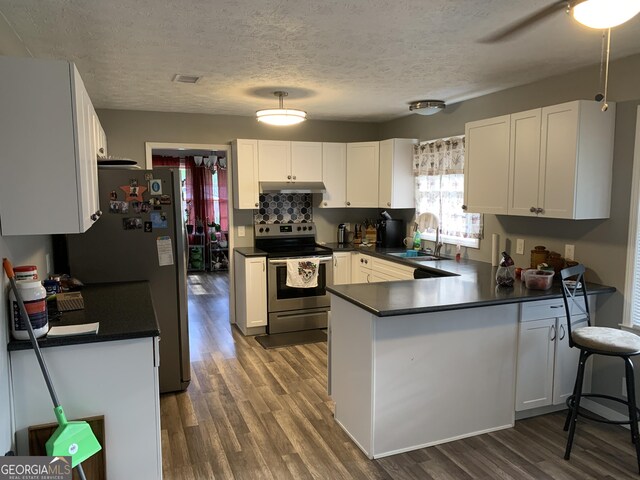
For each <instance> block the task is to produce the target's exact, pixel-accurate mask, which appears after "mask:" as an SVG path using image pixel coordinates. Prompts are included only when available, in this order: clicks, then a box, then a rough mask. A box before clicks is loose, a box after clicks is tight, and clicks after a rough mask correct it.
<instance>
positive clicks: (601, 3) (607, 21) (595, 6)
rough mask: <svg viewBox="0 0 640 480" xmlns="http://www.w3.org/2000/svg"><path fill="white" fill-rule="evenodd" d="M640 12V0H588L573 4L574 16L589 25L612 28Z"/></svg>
mask: <svg viewBox="0 0 640 480" xmlns="http://www.w3.org/2000/svg"><path fill="white" fill-rule="evenodd" d="M638 12H640V0H586V1H583V2H580V3H578V4H576V5H574V6H573V8H572V9H571V13H572V15H573V18H575V19H576V20H577V21H578V22H580V23H581V24H583V25H586V26H587V27H591V28H598V29H602V28H612V27H616V26H618V25H621V24H623V23H624V22H626V21H627V20H630V19H632V18H633V17H635V16H636V15H637V14H638Z"/></svg>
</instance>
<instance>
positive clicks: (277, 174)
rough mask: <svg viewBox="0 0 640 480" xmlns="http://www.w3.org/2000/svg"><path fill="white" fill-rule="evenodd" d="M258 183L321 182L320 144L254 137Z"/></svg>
mask: <svg viewBox="0 0 640 480" xmlns="http://www.w3.org/2000/svg"><path fill="white" fill-rule="evenodd" d="M258 163H259V167H258V171H259V180H260V181H261V182H321V181H322V143H320V142H287V141H278V140H258Z"/></svg>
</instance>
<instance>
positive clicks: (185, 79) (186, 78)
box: [173, 73, 200, 83]
mask: <svg viewBox="0 0 640 480" xmlns="http://www.w3.org/2000/svg"><path fill="white" fill-rule="evenodd" d="M198 80H200V77H196V76H195V75H181V74H179V73H176V74H175V76H174V77H173V81H174V82H179V83H198Z"/></svg>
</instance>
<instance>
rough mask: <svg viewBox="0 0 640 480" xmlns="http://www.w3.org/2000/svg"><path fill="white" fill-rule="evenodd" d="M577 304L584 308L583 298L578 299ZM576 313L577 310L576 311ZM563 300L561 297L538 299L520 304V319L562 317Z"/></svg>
mask: <svg viewBox="0 0 640 480" xmlns="http://www.w3.org/2000/svg"><path fill="white" fill-rule="evenodd" d="M578 303H579V305H580V306H581V307H582V308H584V300H583V299H581V298H580V299H578ZM576 313H577V312H576ZM564 316H565V310H564V301H563V299H562V298H556V299H553V300H539V301H537V302H527V303H523V304H522V305H521V306H520V321H521V322H530V321H532V320H540V319H542V318H555V317H564Z"/></svg>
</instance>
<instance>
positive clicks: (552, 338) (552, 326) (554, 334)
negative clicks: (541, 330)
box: [549, 325, 556, 342]
mask: <svg viewBox="0 0 640 480" xmlns="http://www.w3.org/2000/svg"><path fill="white" fill-rule="evenodd" d="M551 331H552V332H553V335H552V337H551V340H549V341H550V342H553V341H554V340H555V339H556V326H555V325H551Z"/></svg>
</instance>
